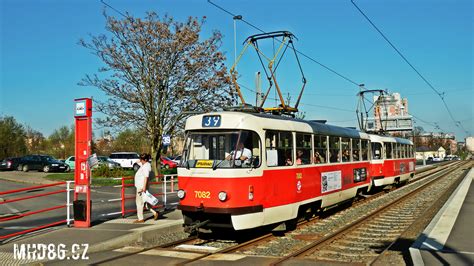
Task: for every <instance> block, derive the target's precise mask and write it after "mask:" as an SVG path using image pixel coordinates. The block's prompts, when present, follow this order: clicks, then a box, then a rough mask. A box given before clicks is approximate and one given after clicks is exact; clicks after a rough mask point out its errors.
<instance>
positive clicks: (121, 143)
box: [112, 129, 150, 153]
mask: <svg viewBox="0 0 474 266" xmlns="http://www.w3.org/2000/svg"><path fill="white" fill-rule="evenodd" d="M149 147H150V143H149V141H148V139H147V138H145V135H144V134H143V133H142V132H140V131H138V130H132V129H127V130H124V131H122V132H120V133H119V134H118V136H117V137H116V138H115V139H114V141H113V142H112V150H113V151H115V152H120V151H129V152H139V153H142V152H146V151H148V149H149Z"/></svg>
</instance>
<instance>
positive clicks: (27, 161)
mask: <svg viewBox="0 0 474 266" xmlns="http://www.w3.org/2000/svg"><path fill="white" fill-rule="evenodd" d="M17 170H18V171H23V172H28V171H29V170H38V171H43V172H45V173H47V172H52V171H60V172H67V171H69V170H70V168H69V166H68V165H67V164H65V163H63V162H61V161H59V160H57V159H55V158H54V157H52V156H49V155H39V154H33V155H27V156H24V157H21V158H20V162H19V163H18V167H17Z"/></svg>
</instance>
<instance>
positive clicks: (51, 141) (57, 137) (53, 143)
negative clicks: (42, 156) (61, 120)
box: [48, 126, 75, 158]
mask: <svg viewBox="0 0 474 266" xmlns="http://www.w3.org/2000/svg"><path fill="white" fill-rule="evenodd" d="M74 131H75V130H74V126H71V129H69V128H68V127H67V126H62V127H60V128H59V129H56V130H54V131H53V133H52V134H51V135H50V136H49V138H48V148H49V149H48V150H49V153H51V154H52V155H53V156H55V157H56V158H66V157H67V156H68V155H73V154H74V149H75V136H74V134H75V133H74Z"/></svg>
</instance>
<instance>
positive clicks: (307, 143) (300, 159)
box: [296, 133, 311, 165]
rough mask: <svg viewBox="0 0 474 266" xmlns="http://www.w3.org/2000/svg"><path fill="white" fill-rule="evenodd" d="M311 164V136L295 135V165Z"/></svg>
mask: <svg viewBox="0 0 474 266" xmlns="http://www.w3.org/2000/svg"><path fill="white" fill-rule="evenodd" d="M310 163H311V135H309V134H301V133H296V164H297V165H302V164H310Z"/></svg>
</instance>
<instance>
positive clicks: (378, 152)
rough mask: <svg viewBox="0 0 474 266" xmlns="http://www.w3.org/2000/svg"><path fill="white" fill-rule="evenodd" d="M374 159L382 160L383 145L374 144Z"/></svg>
mask: <svg viewBox="0 0 474 266" xmlns="http://www.w3.org/2000/svg"><path fill="white" fill-rule="evenodd" d="M371 147H372V159H374V160H378V159H382V143H379V142H372V145H371Z"/></svg>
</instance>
